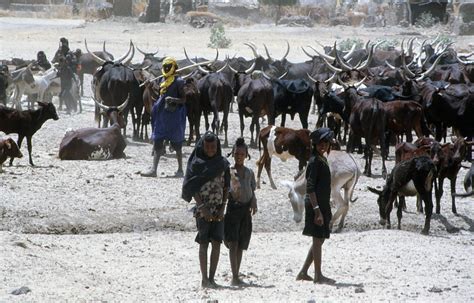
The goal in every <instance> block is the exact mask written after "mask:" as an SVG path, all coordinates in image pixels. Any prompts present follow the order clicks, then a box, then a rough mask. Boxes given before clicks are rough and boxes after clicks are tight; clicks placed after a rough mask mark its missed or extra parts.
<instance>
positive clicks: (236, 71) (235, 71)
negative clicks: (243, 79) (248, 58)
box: [226, 56, 239, 74]
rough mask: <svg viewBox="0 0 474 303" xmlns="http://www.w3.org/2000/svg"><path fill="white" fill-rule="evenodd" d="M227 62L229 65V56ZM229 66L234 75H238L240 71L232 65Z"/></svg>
mask: <svg viewBox="0 0 474 303" xmlns="http://www.w3.org/2000/svg"><path fill="white" fill-rule="evenodd" d="M226 60H227V63H228V62H229V56H227V58H226ZM227 66H229V68H230V70H231V71H232V72H233V73H234V74H237V73H238V72H239V71H238V70H236V69H235V68H233V67H232V65H230V64H228V65H227Z"/></svg>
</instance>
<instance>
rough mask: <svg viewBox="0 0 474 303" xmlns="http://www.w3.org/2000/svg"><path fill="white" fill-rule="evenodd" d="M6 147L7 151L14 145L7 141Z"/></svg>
mask: <svg viewBox="0 0 474 303" xmlns="http://www.w3.org/2000/svg"><path fill="white" fill-rule="evenodd" d="M5 146H6V147H7V149H12V144H11V142H10V140H7V141H5Z"/></svg>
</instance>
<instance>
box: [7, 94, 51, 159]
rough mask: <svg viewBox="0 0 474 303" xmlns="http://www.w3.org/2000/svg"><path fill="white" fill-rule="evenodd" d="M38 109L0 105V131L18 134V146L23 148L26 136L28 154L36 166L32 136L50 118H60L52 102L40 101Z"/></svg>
mask: <svg viewBox="0 0 474 303" xmlns="http://www.w3.org/2000/svg"><path fill="white" fill-rule="evenodd" d="M38 105H39V107H38V109H36V110H31V109H29V110H24V111H19V110H16V109H12V108H8V107H4V106H1V105H0V131H3V132H4V133H6V134H12V133H14V134H18V147H19V148H21V142H22V141H23V139H24V138H25V137H26V143H27V144H28V154H29V160H30V164H31V166H34V164H33V159H32V157H31V151H32V148H33V146H32V144H31V138H32V137H33V135H34V134H35V133H36V132H37V131H38V130H39V129H40V128H41V126H42V125H43V124H44V122H46V121H47V120H49V119H53V120H58V119H59V118H58V114H57V113H56V108H55V107H54V105H53V104H52V103H43V102H38ZM12 164H13V158H11V159H10V166H11V165H12Z"/></svg>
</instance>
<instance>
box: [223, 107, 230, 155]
mask: <svg viewBox="0 0 474 303" xmlns="http://www.w3.org/2000/svg"><path fill="white" fill-rule="evenodd" d="M228 123H229V109H228V108H227V110H224V116H223V117H222V125H223V126H224V136H225V137H224V147H228V146H229V140H228V138H227V131H228V129H229V124H228Z"/></svg>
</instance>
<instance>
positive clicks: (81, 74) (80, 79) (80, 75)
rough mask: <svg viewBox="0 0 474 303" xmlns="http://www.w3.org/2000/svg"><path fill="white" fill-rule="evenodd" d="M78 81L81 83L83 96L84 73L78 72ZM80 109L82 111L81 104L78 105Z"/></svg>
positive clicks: (82, 94)
mask: <svg viewBox="0 0 474 303" xmlns="http://www.w3.org/2000/svg"><path fill="white" fill-rule="evenodd" d="M79 83H80V85H81V97H83V96H84V73H79ZM80 110H81V112H82V105H80Z"/></svg>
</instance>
